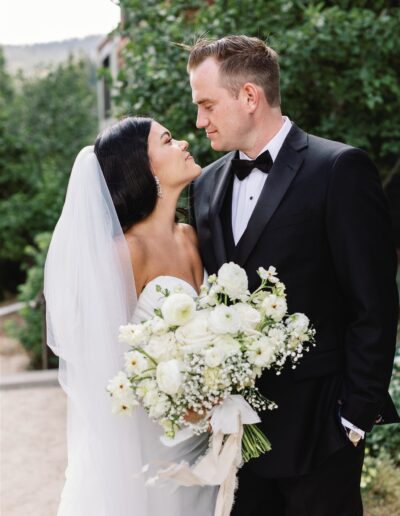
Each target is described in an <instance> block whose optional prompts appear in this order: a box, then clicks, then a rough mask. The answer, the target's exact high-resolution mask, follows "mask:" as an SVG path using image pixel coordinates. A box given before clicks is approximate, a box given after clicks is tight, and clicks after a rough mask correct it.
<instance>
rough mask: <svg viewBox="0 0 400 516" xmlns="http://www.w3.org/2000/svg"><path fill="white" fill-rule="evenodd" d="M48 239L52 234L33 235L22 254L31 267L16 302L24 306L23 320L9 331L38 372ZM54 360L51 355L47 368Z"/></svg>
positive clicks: (54, 364)
mask: <svg viewBox="0 0 400 516" xmlns="http://www.w3.org/2000/svg"><path fill="white" fill-rule="evenodd" d="M50 240H51V232H45V233H40V234H38V235H36V236H35V238H34V244H33V245H29V246H27V247H26V248H25V254H26V256H27V257H28V258H29V262H30V266H29V268H28V267H26V269H27V270H26V272H27V274H26V281H25V283H23V284H22V285H21V286H20V287H19V295H18V299H19V301H25V302H27V303H29V304H27V305H26V306H25V307H24V308H23V309H22V310H21V315H22V317H23V319H24V323H23V325H22V326H19V325H16V324H14V325H13V326H12V328H11V332H12V334H13V336H14V337H16V338H18V339H19V340H20V341H21V342H22V344H23V346H24V347H25V348H26V349H27V350H28V351H29V355H30V359H31V362H30V365H31V367H32V368H34V369H38V368H40V367H41V365H42V343H43V328H44V326H43V324H44V305H43V296H42V290H43V274H44V263H45V260H46V255H47V250H48V247H49V244H50ZM57 363H58V362H57V358H56V357H55V356H53V355H51V356H50V360H49V365H50V367H51V366H53V367H55V366H56V365H57Z"/></svg>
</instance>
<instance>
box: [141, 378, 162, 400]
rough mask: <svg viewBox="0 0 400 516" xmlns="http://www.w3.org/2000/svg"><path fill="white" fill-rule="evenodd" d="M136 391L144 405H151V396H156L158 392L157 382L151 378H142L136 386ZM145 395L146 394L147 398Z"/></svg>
mask: <svg viewBox="0 0 400 516" xmlns="http://www.w3.org/2000/svg"><path fill="white" fill-rule="evenodd" d="M136 393H137V395H138V396H139V398H142V399H143V404H144V406H149V405H151V404H152V400H153V397H154V396H156V397H157V396H158V394H159V392H158V387H157V382H156V381H155V380H151V379H146V380H142V381H141V382H140V384H139V385H138V387H137V388H136ZM146 396H148V398H147V399H146Z"/></svg>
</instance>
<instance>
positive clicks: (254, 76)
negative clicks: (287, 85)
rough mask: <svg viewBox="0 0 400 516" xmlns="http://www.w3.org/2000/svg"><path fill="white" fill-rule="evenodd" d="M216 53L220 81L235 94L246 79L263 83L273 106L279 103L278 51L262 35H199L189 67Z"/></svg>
mask: <svg viewBox="0 0 400 516" xmlns="http://www.w3.org/2000/svg"><path fill="white" fill-rule="evenodd" d="M209 57H213V58H214V59H215V60H216V61H217V62H218V63H220V77H221V82H222V84H223V86H224V87H225V88H227V89H228V90H229V91H230V92H231V93H232V94H233V95H234V96H235V97H237V96H238V94H239V91H240V88H241V87H242V86H243V84H245V83H246V82H253V83H254V84H257V85H258V86H260V87H261V88H262V89H263V91H264V94H265V97H266V99H267V101H268V103H269V105H270V106H271V107H277V106H279V105H280V101H281V98H280V86H279V62H278V54H277V53H276V52H275V50H273V49H272V48H270V47H268V46H267V45H266V44H265V43H264V41H262V40H261V39H259V38H252V37H249V36H244V35H241V36H226V37H224V38H221V39H217V40H210V39H206V38H200V39H198V40H197V41H196V43H195V44H194V45H193V47H192V48H191V50H190V55H189V60H188V66H187V68H188V71H189V72H190V70H193V69H195V68H197V67H198V66H199V65H200V64H201V63H202V62H203V61H205V60H206V59H208V58H209Z"/></svg>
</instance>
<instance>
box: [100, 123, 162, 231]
mask: <svg viewBox="0 0 400 516" xmlns="http://www.w3.org/2000/svg"><path fill="white" fill-rule="evenodd" d="M152 122H153V120H152V119H151V118H143V117H133V116H131V117H127V118H124V119H123V120H121V121H120V122H117V123H116V124H115V125H113V126H111V127H108V128H107V129H105V130H104V131H102V132H101V133H100V134H99V136H98V137H97V138H96V142H95V144H94V152H95V154H96V156H97V159H98V161H99V163H100V167H101V170H102V171H103V175H104V178H105V180H106V183H107V186H108V189H109V191H110V194H111V198H112V201H113V203H114V206H115V211H116V212H117V215H118V219H119V222H120V224H121V227H122V229H123V231H127V230H128V229H129V228H130V227H131V226H133V224H135V223H137V222H139V221H141V220H143V219H145V218H146V217H147V216H148V215H150V213H151V212H152V211H153V210H154V207H155V205H156V202H157V185H156V182H155V179H154V176H153V174H152V171H151V166H150V160H149V156H148V138H149V133H150V128H151V123H152Z"/></svg>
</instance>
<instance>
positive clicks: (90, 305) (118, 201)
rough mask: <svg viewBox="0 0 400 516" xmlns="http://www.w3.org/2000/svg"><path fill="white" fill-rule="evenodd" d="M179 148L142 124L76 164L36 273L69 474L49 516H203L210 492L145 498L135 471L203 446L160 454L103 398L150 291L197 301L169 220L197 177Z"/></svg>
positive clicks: (190, 268) (138, 424) (187, 241)
mask: <svg viewBox="0 0 400 516" xmlns="http://www.w3.org/2000/svg"><path fill="white" fill-rule="evenodd" d="M187 149H188V143H187V142H185V141H177V140H175V139H173V138H172V136H171V134H170V132H169V131H168V130H167V129H166V128H165V127H163V126H161V125H160V124H158V123H157V122H155V121H154V120H151V119H149V118H139V117H129V118H126V119H124V120H123V121H121V122H119V123H117V124H115V125H114V126H113V127H111V128H108V129H106V130H105V131H104V132H103V133H102V134H100V135H99V137H98V138H97V140H96V142H95V145H94V147H86V148H84V149H83V150H82V151H81V152H80V153H79V155H78V156H77V158H76V161H75V164H74V167H73V170H72V173H71V177H70V181H69V185H68V192H67V196H66V200H65V204H64V208H63V211H62V214H61V217H60V219H59V221H58V224H57V226H56V229H55V231H54V234H53V238H52V241H51V245H50V248H49V252H48V256H47V260H46V266H45V297H46V304H47V331H48V344H49V346H50V347H51V348H52V349H53V351H54V352H55V353H56V354H57V355H58V356H59V358H60V366H59V380H60V384H61V386H62V387H63V389H64V391H65V392H66V394H67V397H68V467H67V470H66V483H65V486H64V489H63V493H62V497H61V503H60V507H59V511H58V514H59V516H158V515H160V516H161V515H162V516H187V515H188V514H190V515H192V516H212V514H213V513H214V506H215V497H216V488H213V487H178V486H173V485H168V484H167V485H163V486H152V487H148V486H147V484H146V479H145V477H144V473H142V469H143V467H144V466H145V465H146V464H150V465H151V464H153V466H155V467H157V463H158V464H162V461H165V460H172V461H175V462H176V461H182V460H185V461H188V462H189V463H193V462H194V461H195V460H196V459H197V458H198V457H199V456H200V455H201V454H202V453H203V452H204V451H205V448H206V446H207V437H206V436H202V437H198V436H195V437H192V438H191V439H189V440H187V441H185V442H184V443H181V444H179V445H177V446H174V447H171V448H167V447H165V446H163V445H162V444H161V442H160V440H159V437H160V435H161V428H159V427H158V425H156V424H155V423H153V422H151V421H150V420H149V419H148V417H147V415H146V414H145V413H144V411H143V410H142V409H140V408H139V409H137V410H136V411H135V412H134V413H133V415H131V416H127V415H113V414H112V413H111V402H110V399H109V396H108V394H107V392H106V387H107V383H108V381H109V379H110V378H111V377H113V376H114V375H115V373H116V372H117V371H118V370H119V369H121V367H122V365H123V355H124V351H126V349H125V347H124V345H123V344H121V343H119V342H118V337H117V336H118V328H119V326H120V325H121V324H126V323H127V322H128V321H130V320H133V321H134V322H138V321H141V320H145V319H147V318H149V317H151V316H152V315H153V314H154V309H155V308H158V307H159V306H160V303H161V298H160V294H159V293H158V289H157V286H158V285H160V286H161V287H163V288H168V289H170V290H171V289H174V288H175V287H180V288H181V289H183V290H184V291H186V292H187V293H188V294H190V295H192V296H196V295H197V293H198V292H199V289H200V285H201V284H202V282H203V279H204V278H203V275H204V271H203V266H202V262H201V259H200V255H199V251H198V245H197V238H196V234H195V232H194V230H193V229H192V228H191V227H190V226H188V225H186V224H179V223H177V222H176V220H175V213H176V205H177V201H178V198H179V195H180V193H181V191H182V190H183V188H184V187H185V186H187V185H188V184H189V183H190V182H191V181H193V180H194V179H195V178H196V177H197V176H198V175H199V174H200V171H201V169H200V166H199V165H197V164H196V163H195V162H194V160H193V158H192V156H191V155H190V153H189V152H188V150H187Z"/></svg>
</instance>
